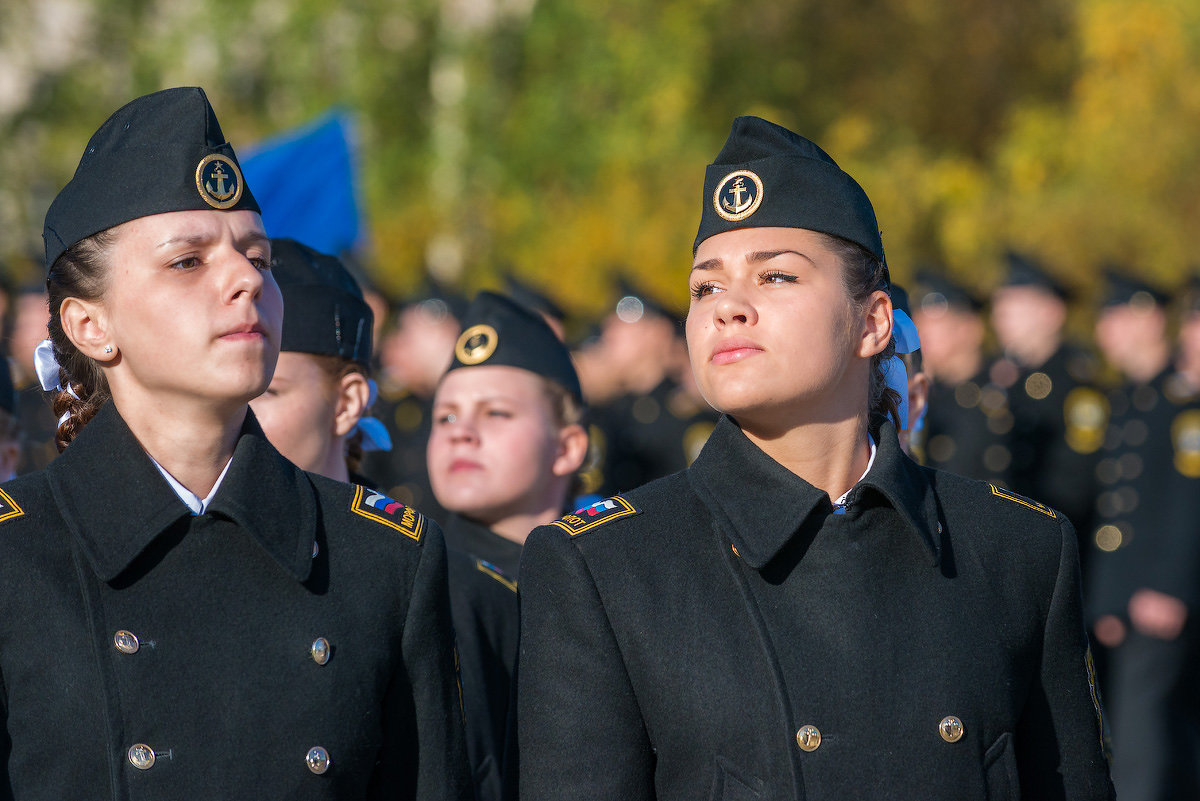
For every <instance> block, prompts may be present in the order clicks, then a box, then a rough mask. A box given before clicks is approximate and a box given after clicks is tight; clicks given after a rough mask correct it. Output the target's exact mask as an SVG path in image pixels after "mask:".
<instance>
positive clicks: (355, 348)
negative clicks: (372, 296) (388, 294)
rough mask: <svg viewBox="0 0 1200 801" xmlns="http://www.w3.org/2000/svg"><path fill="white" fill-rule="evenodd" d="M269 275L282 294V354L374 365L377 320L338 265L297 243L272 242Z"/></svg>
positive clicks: (349, 276) (277, 240)
mask: <svg viewBox="0 0 1200 801" xmlns="http://www.w3.org/2000/svg"><path fill="white" fill-rule="evenodd" d="M271 272H272V273H274V275H275V281H276V282H277V283H278V284H279V290H280V292H282V293H283V340H282V344H281V346H280V347H281V349H282V350H289V351H298V352H300V353H315V354H318V355H321V356H340V357H341V358H343V359H347V360H349V361H352V362H358V363H359V364H363V365H365V364H368V363H369V362H370V361H371V323H372V321H373V320H374V314H372V312H371V307H370V306H368V305H367V303H366V301H364V300H363V294H362V289H360V288H359V286H358V283H357V282H356V281H355V280H354V277H353V276H352V275H350V271H349V270H347V269H346V268H345V266H344V265H343V264H342V263H341V262H340V261H339V260H338V259H336V258H334V257H333V256H328V255H326V254H324V253H321V252H319V251H316V250H313V249H312V248H310V247H308V246H307V245H302V244H301V243H299V242H297V241H295V240H293V239H272V240H271Z"/></svg>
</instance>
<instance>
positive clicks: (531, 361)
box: [449, 292, 583, 403]
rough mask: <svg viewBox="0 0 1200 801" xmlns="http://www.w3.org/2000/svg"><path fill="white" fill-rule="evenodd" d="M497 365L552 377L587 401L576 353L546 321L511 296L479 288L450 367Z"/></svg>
mask: <svg viewBox="0 0 1200 801" xmlns="http://www.w3.org/2000/svg"><path fill="white" fill-rule="evenodd" d="M474 354H478V355H474ZM494 365H504V366H507V367H519V368H521V369H522V370H528V371H529V372H531V373H535V374H537V375H540V376H542V377H544V378H549V379H550V380H551V381H554V382H556V383H558V384H559V385H560V386H562V387H563V389H565V390H567V391H568V392H570V393H571V395H572V396H574V398H575V399H576V400H577V401H579V402H581V403H582V402H583V390H582V389H580V386H579V376H578V375H577V374H576V372H575V365H574V364H572V363H571V354H570V353H569V352H568V351H567V348H566V346H565V345H563V343H562V341H561V340H560V339H559V338H558V336H557V335H555V333H554V331H553V330H551V328H550V326H549V325H547V324H546V321H545V320H543V319H542V317H541V316H540V315H539V314H538V313H537V312H534V311H532V310H530V309H528V308H526V307H525V306H522V305H521V304H519V303H517V302H516V301H514V300H513V299H512V298H508V297H505V296H504V295H499V294H496V293H495V292H480V293H479V294H478V295H476V296H475V300H474V301H472V302H471V306H470V308H468V309H467V313H466V314H465V315H464V316H463V318H462V333H461V335H460V336H459V339H458V344H457V345H456V346H455V348H454V361H453V362H451V363H450V367H449V369H450V370H458V369H461V368H463V367H475V366H494Z"/></svg>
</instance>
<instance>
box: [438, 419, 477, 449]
mask: <svg viewBox="0 0 1200 801" xmlns="http://www.w3.org/2000/svg"><path fill="white" fill-rule="evenodd" d="M446 427H447V428H448V429H449V434H450V442H452V443H454V444H464V443H472V442H476V441H478V439H479V432H478V431H476V430H475V421H474V419H473V418H471V417H469V416H467V415H465V414H461V413H456V414H451V415H449V417H448V419H447V420H446Z"/></svg>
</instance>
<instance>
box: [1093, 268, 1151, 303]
mask: <svg viewBox="0 0 1200 801" xmlns="http://www.w3.org/2000/svg"><path fill="white" fill-rule="evenodd" d="M1104 284H1105V287H1104V298H1103V302H1102V304H1101V305H1102V306H1120V305H1122V304H1125V303H1137V304H1144V305H1156V306H1165V305H1166V303H1167V295H1166V293H1164V292H1162V290H1160V289H1158V288H1157V287H1154V286H1152V285H1150V284H1148V283H1146V282H1145V281H1143V280H1142V279H1141V278H1138V277H1137V276H1136V275H1134V273H1133V271H1132V270H1130V269H1128V268H1125V267H1120V266H1117V265H1115V264H1110V265H1107V266H1105V268H1104Z"/></svg>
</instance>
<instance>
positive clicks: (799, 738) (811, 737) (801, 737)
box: [796, 725, 821, 751]
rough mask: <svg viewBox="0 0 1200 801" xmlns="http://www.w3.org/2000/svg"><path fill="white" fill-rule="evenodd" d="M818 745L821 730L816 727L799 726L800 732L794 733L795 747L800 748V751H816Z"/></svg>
mask: <svg viewBox="0 0 1200 801" xmlns="http://www.w3.org/2000/svg"><path fill="white" fill-rule="evenodd" d="M820 744H821V730H820V729H818V728H817V727H816V726H813V725H805V726H801V727H800V731H798V732H796V745H798V746H800V750H801V751H816V750H817V746H819V745H820Z"/></svg>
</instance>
